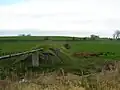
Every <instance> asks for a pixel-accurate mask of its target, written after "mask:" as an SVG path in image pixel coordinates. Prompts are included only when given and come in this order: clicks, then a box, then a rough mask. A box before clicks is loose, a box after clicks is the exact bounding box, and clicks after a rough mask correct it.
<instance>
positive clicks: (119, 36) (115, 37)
mask: <svg viewBox="0 0 120 90" xmlns="http://www.w3.org/2000/svg"><path fill="white" fill-rule="evenodd" d="M113 38H114V39H118V38H120V30H116V31H115V32H114V34H113Z"/></svg>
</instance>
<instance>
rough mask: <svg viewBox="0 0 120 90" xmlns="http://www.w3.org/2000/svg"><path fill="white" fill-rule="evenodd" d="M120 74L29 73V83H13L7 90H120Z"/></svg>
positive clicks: (112, 72) (111, 72)
mask: <svg viewBox="0 0 120 90" xmlns="http://www.w3.org/2000/svg"><path fill="white" fill-rule="evenodd" d="M119 76H120V73H119V72H117V71H106V73H102V72H101V73H96V74H92V75H82V76H78V75H74V74H71V73H65V72H64V71H63V72H61V71H57V72H51V73H41V74H37V73H36V74H35V73H34V74H33V73H31V75H30V73H29V77H30V78H28V76H27V75H26V77H25V79H27V80H28V82H23V83H18V82H13V81H12V82H11V83H10V84H9V85H10V86H9V88H6V89H5V90H120V77H119Z"/></svg>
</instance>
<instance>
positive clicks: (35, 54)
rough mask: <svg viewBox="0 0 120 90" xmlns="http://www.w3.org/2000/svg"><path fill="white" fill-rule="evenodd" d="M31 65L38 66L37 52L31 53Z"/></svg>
mask: <svg viewBox="0 0 120 90" xmlns="http://www.w3.org/2000/svg"><path fill="white" fill-rule="evenodd" d="M32 65H33V67H38V66H39V52H38V51H36V52H34V53H32Z"/></svg>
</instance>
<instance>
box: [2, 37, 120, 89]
mask: <svg viewBox="0 0 120 90" xmlns="http://www.w3.org/2000/svg"><path fill="white" fill-rule="evenodd" d="M13 39H16V41H14V40H13ZM43 39H44V38H43V37H35V36H34V37H1V38H0V49H1V53H5V54H9V53H16V52H22V51H26V50H31V49H32V48H34V47H36V46H40V45H49V44H53V45H58V46H60V45H61V46H62V45H63V44H65V43H68V44H69V45H70V46H71V48H70V49H69V50H68V52H69V53H68V55H69V57H70V58H71V59H72V60H69V61H68V60H65V61H64V63H62V64H59V63H58V64H55V65H40V67H39V69H41V68H43V70H47V69H52V70H55V69H58V68H63V69H65V71H67V72H72V73H75V74H81V73H83V74H90V73H96V72H100V71H101V69H102V67H103V65H104V63H105V61H115V60H119V59H120V42H119V41H117V40H112V41H111V40H86V41H83V40H79V41H72V38H70V37H54V38H53V37H51V40H43ZM12 40H13V41H12ZM57 40H58V41H57ZM75 52H114V53H115V55H112V56H101V57H89V58H84V57H73V56H72V54H73V53H75ZM1 55H2V54H1ZM63 58H64V57H63ZM17 59H19V58H14V59H13V58H12V59H11V60H6V61H0V66H2V65H3V66H9V67H10V63H11V64H12V62H14V60H17ZM26 65H27V63H26ZM18 90H19V89H18ZM25 90H26V89H25ZM64 90H65V89H64ZM66 90H67V89H66ZM78 90H81V89H78ZM104 90H105V89H104Z"/></svg>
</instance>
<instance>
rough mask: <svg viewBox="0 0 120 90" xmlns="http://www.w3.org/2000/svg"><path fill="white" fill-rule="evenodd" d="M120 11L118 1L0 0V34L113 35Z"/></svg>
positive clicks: (117, 24) (119, 22)
mask: <svg viewBox="0 0 120 90" xmlns="http://www.w3.org/2000/svg"><path fill="white" fill-rule="evenodd" d="M119 10H120V0H0V35H3V36H4V35H18V34H20V33H30V34H32V35H57V36H59V35H66V36H89V35H91V34H96V35H100V36H108V37H112V34H113V33H114V31H115V30H119V29H120V12H119Z"/></svg>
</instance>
